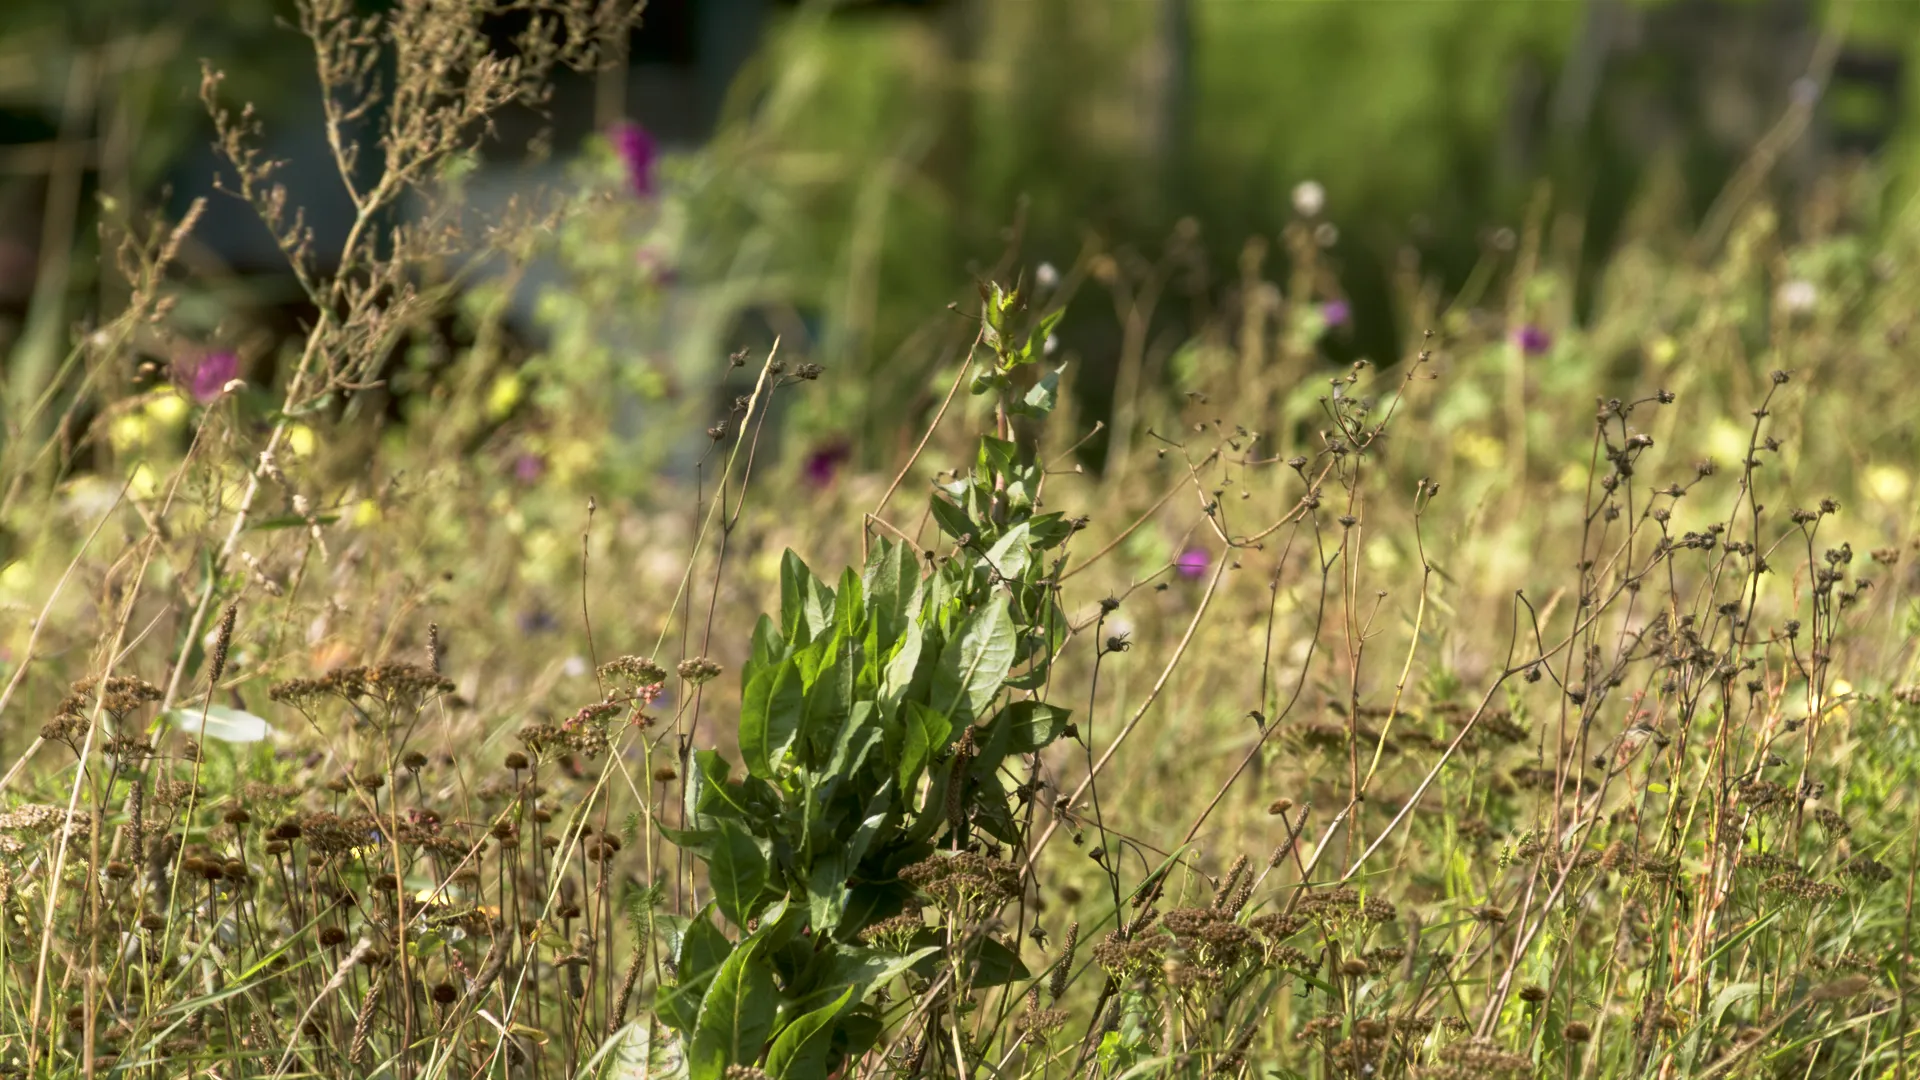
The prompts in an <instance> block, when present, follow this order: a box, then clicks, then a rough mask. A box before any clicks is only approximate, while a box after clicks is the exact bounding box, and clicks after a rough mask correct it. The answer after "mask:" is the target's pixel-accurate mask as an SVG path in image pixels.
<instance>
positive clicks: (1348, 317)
mask: <svg viewBox="0 0 1920 1080" xmlns="http://www.w3.org/2000/svg"><path fill="white" fill-rule="evenodd" d="M1320 319H1321V321H1323V322H1325V323H1326V324H1327V325H1328V326H1345V325H1347V324H1348V323H1349V322H1352V321H1353V306H1352V305H1350V304H1348V303H1347V302H1346V301H1345V300H1329V301H1327V302H1326V303H1324V304H1321V305H1320Z"/></svg>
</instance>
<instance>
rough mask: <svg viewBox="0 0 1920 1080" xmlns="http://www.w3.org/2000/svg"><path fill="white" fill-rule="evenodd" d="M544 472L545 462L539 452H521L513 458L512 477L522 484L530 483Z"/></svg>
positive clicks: (545, 468)
mask: <svg viewBox="0 0 1920 1080" xmlns="http://www.w3.org/2000/svg"><path fill="white" fill-rule="evenodd" d="M546 473H547V463H546V462H545V461H544V460H542V459H541V457H540V455H539V454H521V455H520V456H519V457H517V458H514V459H513V478H514V479H515V480H518V481H520V482H521V483H523V484H531V483H533V482H534V481H536V480H538V479H540V478H541V477H542V476H545V475H546Z"/></svg>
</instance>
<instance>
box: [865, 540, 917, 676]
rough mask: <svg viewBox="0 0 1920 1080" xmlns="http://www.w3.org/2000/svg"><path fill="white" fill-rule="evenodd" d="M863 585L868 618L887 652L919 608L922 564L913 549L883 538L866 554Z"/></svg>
mask: <svg viewBox="0 0 1920 1080" xmlns="http://www.w3.org/2000/svg"><path fill="white" fill-rule="evenodd" d="M861 584H862V586H863V588H864V590H865V592H866V598H867V611H868V617H869V618H870V619H871V620H872V621H873V623H874V624H875V626H876V627H877V628H878V630H879V638H880V649H881V655H886V654H887V653H888V652H891V651H892V649H893V645H894V642H896V641H899V640H900V635H902V634H903V633H905V632H906V628H907V623H908V621H909V620H911V619H912V618H913V612H914V610H915V608H917V607H918V601H919V599H920V565H919V563H918V562H917V561H916V556H915V554H914V550H913V548H912V547H911V546H910V545H907V544H896V543H894V542H893V541H892V540H888V539H886V538H884V537H883V538H881V540H880V541H879V542H878V543H877V544H875V545H874V547H873V550H872V551H871V552H870V553H869V554H868V556H867V568H866V573H865V575H864V576H863V577H862V579H861Z"/></svg>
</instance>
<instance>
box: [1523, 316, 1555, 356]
mask: <svg viewBox="0 0 1920 1080" xmlns="http://www.w3.org/2000/svg"><path fill="white" fill-rule="evenodd" d="M1513 343H1514V344H1515V345H1518V346H1520V352H1521V354H1522V355H1525V356H1539V355H1541V354H1542V353H1544V352H1546V351H1547V350H1548V349H1551V348H1553V335H1552V334H1549V333H1547V329H1546V327H1544V326H1539V325H1536V324H1534V323H1528V324H1526V325H1525V326H1522V327H1521V328H1520V329H1518V330H1515V331H1514V332H1513Z"/></svg>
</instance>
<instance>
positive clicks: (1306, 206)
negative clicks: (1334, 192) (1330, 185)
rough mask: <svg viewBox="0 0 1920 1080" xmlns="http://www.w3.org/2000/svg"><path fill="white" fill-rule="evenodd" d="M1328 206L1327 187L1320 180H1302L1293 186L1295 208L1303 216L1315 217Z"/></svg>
mask: <svg viewBox="0 0 1920 1080" xmlns="http://www.w3.org/2000/svg"><path fill="white" fill-rule="evenodd" d="M1326 207H1327V189H1326V188H1323V187H1321V186H1320V182H1319V181H1318V180H1302V181H1300V182H1299V183H1298V184H1295V185H1294V186H1293V209H1294V210H1295V212H1297V213H1298V214H1299V215H1300V216H1301V217H1315V216H1317V215H1318V214H1319V213H1320V211H1322V210H1324V209H1326Z"/></svg>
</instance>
